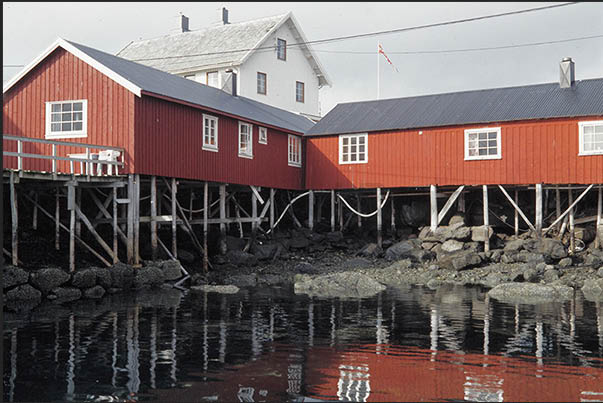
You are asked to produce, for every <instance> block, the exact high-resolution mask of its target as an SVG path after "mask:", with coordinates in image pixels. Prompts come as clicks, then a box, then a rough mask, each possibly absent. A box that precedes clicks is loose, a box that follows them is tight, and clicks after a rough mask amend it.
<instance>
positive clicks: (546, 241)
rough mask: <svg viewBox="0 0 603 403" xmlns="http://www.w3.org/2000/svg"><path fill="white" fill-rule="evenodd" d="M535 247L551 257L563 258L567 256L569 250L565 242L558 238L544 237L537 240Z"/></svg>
mask: <svg viewBox="0 0 603 403" xmlns="http://www.w3.org/2000/svg"><path fill="white" fill-rule="evenodd" d="M535 249H536V251H537V252H538V253H541V254H542V255H544V256H545V257H548V258H549V259H555V260H558V259H563V258H565V257H567V250H566V249H565V245H564V244H563V242H561V241H559V240H557V239H551V238H543V239H540V240H539V241H537V242H536V244H535Z"/></svg>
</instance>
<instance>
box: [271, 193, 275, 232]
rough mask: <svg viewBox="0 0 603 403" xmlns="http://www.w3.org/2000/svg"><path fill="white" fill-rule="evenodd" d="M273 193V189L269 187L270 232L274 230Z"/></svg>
mask: <svg viewBox="0 0 603 403" xmlns="http://www.w3.org/2000/svg"><path fill="white" fill-rule="evenodd" d="M274 193H275V190H274V189H272V188H270V233H272V231H274V212H275V210H274V209H275V206H274Z"/></svg>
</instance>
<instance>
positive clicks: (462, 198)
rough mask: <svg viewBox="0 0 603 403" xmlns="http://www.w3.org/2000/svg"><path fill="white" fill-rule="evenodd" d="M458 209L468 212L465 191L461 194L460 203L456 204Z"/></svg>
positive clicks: (460, 211)
mask: <svg viewBox="0 0 603 403" xmlns="http://www.w3.org/2000/svg"><path fill="white" fill-rule="evenodd" d="M456 211H458V212H459V213H465V212H466V206H465V193H463V192H461V194H460V195H459V198H458V203H457V205H456Z"/></svg>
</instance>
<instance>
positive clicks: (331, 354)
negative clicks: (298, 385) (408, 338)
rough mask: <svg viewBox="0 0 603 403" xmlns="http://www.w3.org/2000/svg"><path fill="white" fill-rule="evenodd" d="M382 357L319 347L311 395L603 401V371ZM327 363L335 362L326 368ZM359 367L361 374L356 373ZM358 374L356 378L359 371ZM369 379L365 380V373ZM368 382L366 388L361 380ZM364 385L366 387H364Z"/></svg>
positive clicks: (494, 360)
mask: <svg viewBox="0 0 603 403" xmlns="http://www.w3.org/2000/svg"><path fill="white" fill-rule="evenodd" d="M384 351H387V354H377V353H376V351H375V346H371V345H367V346H363V347H362V348H360V349H357V350H356V351H354V352H350V351H346V352H341V351H336V350H334V349H329V348H314V349H312V350H310V351H309V352H308V357H307V361H306V368H305V371H304V383H305V384H306V390H307V394H308V395H309V396H310V397H314V398H317V399H324V400H339V399H342V398H343V399H346V398H348V397H346V394H347V396H349V397H351V396H350V395H349V393H351V392H350V391H357V390H361V391H362V390H368V391H369V393H368V394H367V393H361V394H360V395H358V396H357V400H359V401H367V402H382V401H388V402H393V401H400V402H402V401H433V400H444V399H458V400H463V399H467V400H473V401H578V402H579V401H581V400H582V401H585V400H591V401H597V400H601V399H602V398H603V369H602V368H600V367H601V364H603V362H602V361H601V360H597V359H595V360H597V362H596V363H595V365H597V366H599V368H587V367H570V366H563V365H554V364H547V365H546V366H540V365H539V364H538V363H537V362H536V359H535V358H534V357H526V358H512V357H503V356H498V355H489V356H484V355H481V354H465V355H458V354H454V353H449V352H437V353H436V354H432V351H431V350H423V349H418V348H412V347H407V348H405V349H404V350H400V349H396V350H389V351H388V350H387V349H384ZM324 363H330V364H329V367H326V368H325V367H324ZM352 368H356V370H354V369H352ZM354 372H356V373H357V374H356V376H354V375H353V373H354ZM363 373H364V374H366V375H367V376H364V377H363V376H362V375H361V374H363ZM360 378H364V380H363V382H362V383H363V384H360V383H359V382H358V380H359V379H360ZM359 387H360V388H359Z"/></svg>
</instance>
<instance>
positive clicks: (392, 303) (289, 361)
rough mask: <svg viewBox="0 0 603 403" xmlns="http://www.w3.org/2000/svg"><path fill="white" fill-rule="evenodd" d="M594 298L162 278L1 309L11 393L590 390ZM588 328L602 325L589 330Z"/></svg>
mask: <svg viewBox="0 0 603 403" xmlns="http://www.w3.org/2000/svg"><path fill="white" fill-rule="evenodd" d="M602 322H603V321H602V317H601V307H600V303H599V302H596V303H595V302H590V301H585V300H584V299H583V298H582V297H581V295H577V296H576V298H575V299H574V300H572V301H569V302H568V303H565V304H547V305H538V306H530V305H507V304H501V303H498V302H497V301H495V300H490V299H489V298H488V296H487V294H486V293H485V292H484V290H481V289H479V288H463V287H442V288H440V289H438V290H437V291H432V290H429V289H424V288H420V287H408V288H406V289H403V290H397V291H396V290H388V291H386V292H384V293H381V294H380V295H378V296H376V297H374V298H367V299H362V300H342V299H321V298H310V297H307V296H304V295H295V294H293V293H292V292H291V290H290V289H281V288H273V289H254V290H243V291H241V292H239V293H238V294H235V295H219V294H213V293H210V294H207V293H200V294H195V293H190V294H182V293H181V292H180V291H178V290H171V289H166V290H161V292H146V293H139V294H136V295H115V296H110V297H108V298H105V299H103V300H101V301H79V302H76V303H74V304H73V305H65V306H60V305H56V306H48V305H46V306H44V307H40V308H37V309H36V310H34V311H32V312H30V313H28V314H27V315H25V316H24V315H23V314H14V313H9V312H5V323H4V345H5V349H4V363H5V365H4V368H5V370H4V385H5V388H4V396H3V398H4V400H5V401H24V400H26V401H32V400H34V401H47V400H60V401H74V400H77V401H100V400H121V401H125V400H129V401H135V400H145V401H165V400H172V401H204V400H208V401H241V402H251V401H254V402H268V401H320V400H344V401H362V402H370V401H418V400H438V401H442V400H470V401H519V400H524V401H525V400H528V401H547V400H552V399H554V400H566V401H598V400H601V399H603V386H602V385H603V360H602V352H603V329H602ZM595 330H596V331H595Z"/></svg>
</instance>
